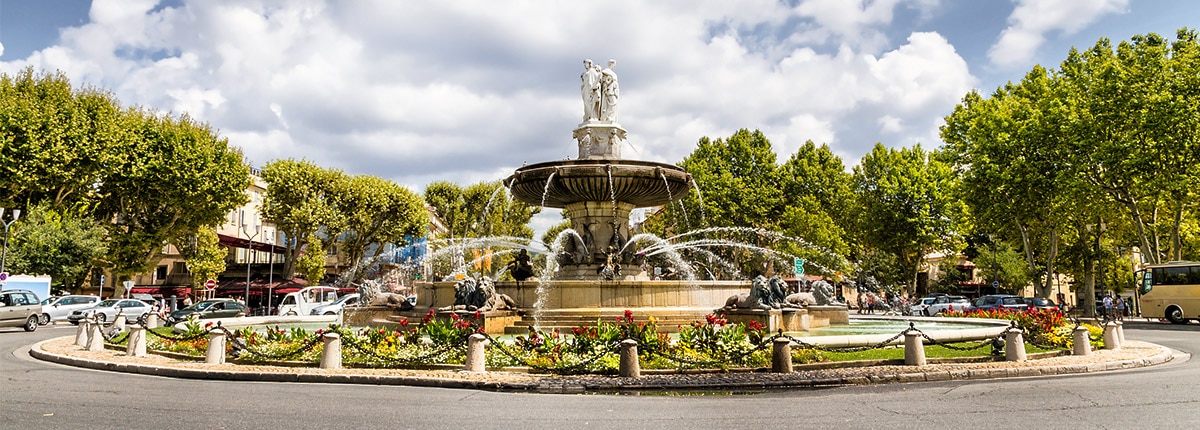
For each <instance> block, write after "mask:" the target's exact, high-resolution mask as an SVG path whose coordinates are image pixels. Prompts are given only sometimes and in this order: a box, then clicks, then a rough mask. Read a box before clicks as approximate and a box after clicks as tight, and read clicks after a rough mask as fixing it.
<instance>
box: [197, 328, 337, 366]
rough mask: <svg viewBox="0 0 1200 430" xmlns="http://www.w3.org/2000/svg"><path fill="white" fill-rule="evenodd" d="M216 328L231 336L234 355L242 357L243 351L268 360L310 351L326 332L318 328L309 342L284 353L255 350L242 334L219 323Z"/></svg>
mask: <svg viewBox="0 0 1200 430" xmlns="http://www.w3.org/2000/svg"><path fill="white" fill-rule="evenodd" d="M216 330H220V331H223V332H225V336H228V337H229V344H230V345H231V346H232V347H233V351H231V352H230V353H231V354H232V355H233V356H234V357H240V356H241V355H242V353H243V352H248V353H250V354H251V355H255V356H258V357H262V358H265V359H267V360H286V359H289V358H292V357H295V356H297V355H300V354H302V353H305V352H308V351H310V350H312V349H313V348H314V347H315V346H316V345H317V342H320V341H321V338H322V337H323V336H324V335H325V333H324V332H323V331H321V330H318V331H317V332H316V333H314V335H313V336H312V338H311V339H309V340H308V341H307V342H305V343H304V345H301V346H300V347H299V348H296V349H295V350H292V351H290V352H285V353H282V354H270V353H265V352H260V351H255V350H253V349H251V348H250V345H248V344H247V343H246V340H245V339H243V338H242V336H239V335H238V334H236V333H233V332H230V331H229V329H227V328H225V327H221V326H219V325H218V326H217V328H215V329H213V331H216Z"/></svg>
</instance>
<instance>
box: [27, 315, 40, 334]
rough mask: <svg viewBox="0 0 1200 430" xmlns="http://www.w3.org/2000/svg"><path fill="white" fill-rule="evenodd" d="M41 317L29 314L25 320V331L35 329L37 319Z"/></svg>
mask: <svg viewBox="0 0 1200 430" xmlns="http://www.w3.org/2000/svg"><path fill="white" fill-rule="evenodd" d="M41 319H42V318H41V316H39V315H30V316H29V319H27V320H25V331H34V330H37V326H38V321H39V320H41Z"/></svg>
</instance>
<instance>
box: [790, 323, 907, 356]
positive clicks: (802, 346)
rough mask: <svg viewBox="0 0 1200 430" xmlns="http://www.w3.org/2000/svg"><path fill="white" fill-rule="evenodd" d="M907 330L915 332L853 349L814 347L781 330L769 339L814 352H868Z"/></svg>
mask: <svg viewBox="0 0 1200 430" xmlns="http://www.w3.org/2000/svg"><path fill="white" fill-rule="evenodd" d="M909 330H915V329H913V328H909V329H905V330H904V331H902V332H900V333H899V334H897V335H895V336H892V337H891V338H888V339H887V340H884V341H882V342H879V343H876V344H874V345H870V346H855V347H845V348H830V347H826V346H822V345H815V344H811V343H808V342H805V341H802V340H800V339H796V338H794V337H791V336H789V335H785V334H783V330H780V332H779V334H777V335H775V336H772V337H771V339H776V338H783V339H787V340H789V341H791V342H792V343H795V344H797V345H799V346H800V347H801V348H806V349H815V350H818V351H825V352H862V351H869V350H872V349H883V347H885V346H888V345H889V344H891V343H892V342H895V341H896V340H897V339H900V337H901V336H904V335H905V334H906V333H908V331H909Z"/></svg>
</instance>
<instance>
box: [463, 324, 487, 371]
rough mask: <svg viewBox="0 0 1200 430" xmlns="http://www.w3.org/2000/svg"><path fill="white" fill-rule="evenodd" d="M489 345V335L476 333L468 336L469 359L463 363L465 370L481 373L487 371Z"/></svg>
mask: <svg viewBox="0 0 1200 430" xmlns="http://www.w3.org/2000/svg"><path fill="white" fill-rule="evenodd" d="M487 345H488V340H487V336H484V335H482V334H479V333H475V334H473V335H471V336H470V337H468V338H467V361H466V363H463V370H466V371H468V372H481V373H482V372H486V371H487V360H486V357H485V353H486V352H487Z"/></svg>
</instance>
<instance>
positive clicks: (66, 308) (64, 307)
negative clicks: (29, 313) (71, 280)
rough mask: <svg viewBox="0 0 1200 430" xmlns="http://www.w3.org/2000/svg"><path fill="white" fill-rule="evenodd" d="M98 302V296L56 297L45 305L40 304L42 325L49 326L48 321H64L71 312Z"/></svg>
mask: <svg viewBox="0 0 1200 430" xmlns="http://www.w3.org/2000/svg"><path fill="white" fill-rule="evenodd" d="M99 302H100V296H76V295H71V296H62V297H56V298H54V299H53V300H50V301H48V302H46V303H42V320H41V321H40V323H41V324H42V325H46V324H50V321H66V319H67V317H68V316H70V315H71V312H75V311H76V310H79V309H83V308H90V307H92V306H95V305H96V303H99Z"/></svg>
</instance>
